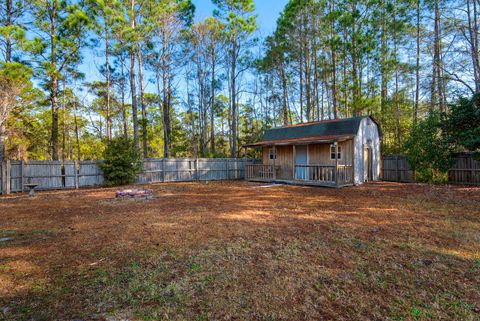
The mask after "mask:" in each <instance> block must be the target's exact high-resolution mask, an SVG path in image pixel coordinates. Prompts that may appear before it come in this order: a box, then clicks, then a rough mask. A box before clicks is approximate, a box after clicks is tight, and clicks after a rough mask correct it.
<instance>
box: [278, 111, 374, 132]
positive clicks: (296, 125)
mask: <svg viewBox="0 0 480 321" xmlns="http://www.w3.org/2000/svg"><path fill="white" fill-rule="evenodd" d="M365 117H370V115H367V116H355V117H348V118H336V119H325V120H317V121H311V122H306V123H297V124H292V125H286V126H281V127H274V128H270V130H271V129H284V128H293V127H302V126H309V125H317V124H326V123H335V122H340V121H345V120H352V119H357V118H365Z"/></svg>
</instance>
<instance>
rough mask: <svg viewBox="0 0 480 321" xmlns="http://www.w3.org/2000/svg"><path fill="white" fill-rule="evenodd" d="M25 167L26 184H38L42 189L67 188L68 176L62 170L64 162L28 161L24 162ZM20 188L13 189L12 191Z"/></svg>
mask: <svg viewBox="0 0 480 321" xmlns="http://www.w3.org/2000/svg"><path fill="white" fill-rule="evenodd" d="M12 164H13V162H12ZM19 164H20V163H19ZM23 168H24V170H25V173H24V180H25V181H24V184H28V183H35V184H38V187H37V189H41V190H48V189H63V188H65V180H66V177H65V175H64V173H63V172H62V162H60V161H28V162H25V163H24V164H23ZM12 183H13V176H12ZM20 190H21V189H18V190H12V192H13V191H20Z"/></svg>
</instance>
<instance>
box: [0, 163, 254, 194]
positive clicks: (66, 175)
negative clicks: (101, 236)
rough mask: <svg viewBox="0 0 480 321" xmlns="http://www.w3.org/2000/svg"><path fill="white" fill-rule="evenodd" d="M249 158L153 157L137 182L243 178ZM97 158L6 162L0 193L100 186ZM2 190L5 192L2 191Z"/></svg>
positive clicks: (2, 167)
mask: <svg viewBox="0 0 480 321" xmlns="http://www.w3.org/2000/svg"><path fill="white" fill-rule="evenodd" d="M248 162H253V160H250V159H228V158H210V159H209V158H168V159H166V158H165V159H164V158H158V159H157V158H154V159H147V160H145V161H144V162H143V172H142V173H140V174H139V175H138V177H137V181H136V183H139V184H148V183H160V182H188V181H197V180H199V181H213V180H230V179H242V178H244V177H245V176H244V169H245V164H246V163H248ZM98 163H99V162H97V161H81V162H75V161H66V162H64V163H63V165H62V162H60V161H28V162H22V161H7V162H4V163H3V164H0V182H1V184H0V193H3V192H5V193H8V192H21V191H24V190H25V185H26V184H32V183H33V184H38V187H37V189H38V190H49V189H73V188H80V187H93V186H101V185H102V184H103V183H104V177H103V173H102V171H101V170H100V168H99V166H98ZM5 193H4V194H5Z"/></svg>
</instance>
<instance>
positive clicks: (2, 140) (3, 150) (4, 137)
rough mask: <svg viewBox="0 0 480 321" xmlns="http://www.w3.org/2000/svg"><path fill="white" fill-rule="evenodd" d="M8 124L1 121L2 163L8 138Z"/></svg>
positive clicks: (0, 153) (0, 147)
mask: <svg viewBox="0 0 480 321" xmlns="http://www.w3.org/2000/svg"><path fill="white" fill-rule="evenodd" d="M6 129H7V128H6V126H5V123H4V122H1V123H0V163H1V162H2V161H3V160H4V159H5V157H6V153H5V141H6V140H7V133H6Z"/></svg>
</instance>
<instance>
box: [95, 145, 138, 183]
mask: <svg viewBox="0 0 480 321" xmlns="http://www.w3.org/2000/svg"><path fill="white" fill-rule="evenodd" d="M100 168H101V169H102V171H103V173H104V177H105V181H106V184H107V185H110V186H113V185H122V184H130V183H133V182H134V181H135V177H136V175H137V174H138V173H140V172H141V170H142V161H141V158H140V154H139V153H138V152H137V150H136V149H135V145H134V144H133V141H132V140H129V139H126V138H124V137H117V138H114V139H112V140H111V141H110V142H108V143H107V146H106V148H105V153H104V162H102V163H101V164H100Z"/></svg>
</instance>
